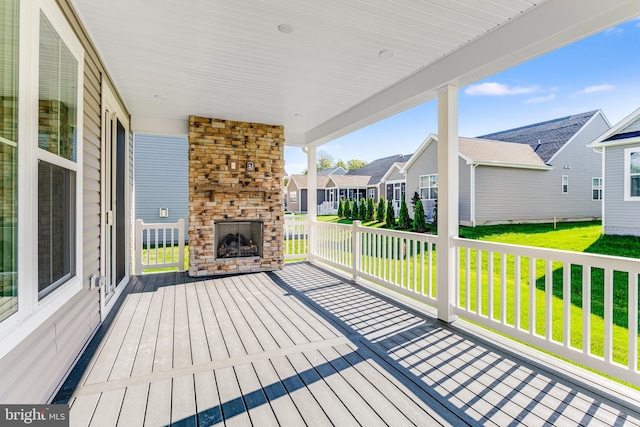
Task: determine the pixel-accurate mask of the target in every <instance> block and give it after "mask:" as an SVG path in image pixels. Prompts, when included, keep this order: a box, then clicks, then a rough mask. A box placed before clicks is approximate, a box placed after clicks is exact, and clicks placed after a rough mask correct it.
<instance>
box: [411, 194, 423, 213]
mask: <svg viewBox="0 0 640 427" xmlns="http://www.w3.org/2000/svg"><path fill="white" fill-rule="evenodd" d="M421 201H422V200H420V195H419V194H418V192H417V191H414V192H413V196H412V197H411V209H412V210H413V211H414V212H415V211H416V206H418V202H421ZM422 210H424V207H423V209H422Z"/></svg>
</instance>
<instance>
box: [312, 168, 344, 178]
mask: <svg viewBox="0 0 640 427" xmlns="http://www.w3.org/2000/svg"><path fill="white" fill-rule="evenodd" d="M346 173H347V171H346V170H344V168H343V167H342V166H338V167H337V168H327V169H321V170H319V171H318V176H329V175H344V174H346Z"/></svg>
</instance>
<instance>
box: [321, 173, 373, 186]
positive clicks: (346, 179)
mask: <svg viewBox="0 0 640 427" xmlns="http://www.w3.org/2000/svg"><path fill="white" fill-rule="evenodd" d="M329 179H330V180H332V181H333V182H334V183H335V184H336V187H338V188H356V187H366V186H367V185H368V183H369V176H367V175H331V176H330V177H329Z"/></svg>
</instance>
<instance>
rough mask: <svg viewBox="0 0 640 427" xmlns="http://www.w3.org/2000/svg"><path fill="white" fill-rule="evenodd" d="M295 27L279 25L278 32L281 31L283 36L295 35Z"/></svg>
mask: <svg viewBox="0 0 640 427" xmlns="http://www.w3.org/2000/svg"><path fill="white" fill-rule="evenodd" d="M293 30H294V28H293V25H291V24H280V25H278V31H280V32H281V33H283V34H289V33H293Z"/></svg>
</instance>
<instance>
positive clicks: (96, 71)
mask: <svg viewBox="0 0 640 427" xmlns="http://www.w3.org/2000/svg"><path fill="white" fill-rule="evenodd" d="M58 3H59V5H60V8H61V10H62V11H63V13H64V14H65V16H66V17H67V20H68V21H69V23H70V25H71V27H72V28H73V30H74V31H75V33H76V35H77V37H78V39H79V40H80V42H81V43H82V45H83V47H84V49H85V62H84V87H83V99H84V102H83V114H84V117H83V121H84V122H83V168H84V171H83V176H82V180H83V216H82V221H83V244H84V253H83V258H82V259H83V261H82V262H83V274H84V278H83V285H84V288H85V290H84V291H82V292H80V293H78V294H76V296H75V297H74V298H72V299H71V300H69V301H67V302H66V303H65V304H64V305H63V306H62V308H61V309H59V310H58V311H56V312H55V313H54V314H53V315H52V316H50V317H49V318H48V319H47V320H46V321H44V322H43V323H42V324H41V325H40V326H39V327H38V328H37V329H36V330H34V331H33V332H32V333H31V334H30V335H28V336H27V337H26V338H25V339H23V340H22V341H21V342H20V343H19V344H18V345H16V346H15V347H14V348H13V349H12V350H11V351H10V352H8V353H7V354H6V355H5V356H4V357H3V358H2V359H0V384H2V388H1V389H0V401H1V402H3V403H45V402H48V401H50V400H51V398H52V397H53V395H54V394H55V392H56V391H57V389H58V387H59V386H60V384H61V383H62V381H63V380H64V378H65V377H66V374H67V372H69V370H70V369H71V367H72V366H73V364H74V363H75V361H76V359H77V357H78V356H79V354H80V352H81V351H82V349H83V348H84V346H85V345H86V344H87V343H88V341H89V339H90V338H91V337H92V335H93V333H94V332H95V330H96V329H97V327H98V325H99V323H100V307H99V294H98V291H97V290H95V289H89V277H91V276H92V275H93V274H98V273H99V272H100V215H101V206H100V158H101V153H100V146H101V122H102V120H101V81H102V78H103V76H104V75H105V74H106V71H105V69H104V66H103V65H102V63H101V62H100V58H99V56H98V55H97V53H96V51H95V50H94V49H93V45H92V43H91V42H90V40H89V38H88V36H87V35H86V34H85V33H84V31H83V29H82V25H81V24H80V22H79V20H78V19H77V17H76V16H75V13H74V12H73V9H72V7H71V1H70V0H58Z"/></svg>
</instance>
